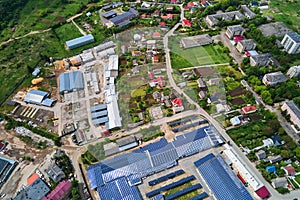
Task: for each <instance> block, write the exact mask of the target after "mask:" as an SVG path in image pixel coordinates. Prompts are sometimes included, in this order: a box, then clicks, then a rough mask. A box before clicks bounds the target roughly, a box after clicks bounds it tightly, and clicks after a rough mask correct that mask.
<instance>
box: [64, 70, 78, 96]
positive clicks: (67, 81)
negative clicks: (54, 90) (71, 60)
mask: <svg viewBox="0 0 300 200" xmlns="http://www.w3.org/2000/svg"><path fill="white" fill-rule="evenodd" d="M83 88H84V83H83V74H82V72H80V71H71V72H65V73H63V74H61V75H59V92H60V93H64V92H72V91H73V90H81V89H83Z"/></svg>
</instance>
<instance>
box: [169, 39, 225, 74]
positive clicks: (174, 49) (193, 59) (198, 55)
mask: <svg viewBox="0 0 300 200" xmlns="http://www.w3.org/2000/svg"><path fill="white" fill-rule="evenodd" d="M181 38H182V37H171V38H170V39H169V48H170V50H171V63H172V68H174V69H180V68H185V67H191V66H202V65H210V64H220V63H227V62H229V57H228V56H227V55H226V54H224V53H222V50H221V47H220V46H219V45H216V44H211V45H207V46H204V47H194V48H190V49H182V48H180V45H179V44H180V39H181Z"/></svg>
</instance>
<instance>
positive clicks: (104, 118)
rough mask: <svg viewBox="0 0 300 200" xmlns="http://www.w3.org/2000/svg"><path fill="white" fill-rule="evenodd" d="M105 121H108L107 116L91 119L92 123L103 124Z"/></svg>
mask: <svg viewBox="0 0 300 200" xmlns="http://www.w3.org/2000/svg"><path fill="white" fill-rule="evenodd" d="M105 122H108V117H102V118H97V119H93V120H92V123H93V124H94V125H100V124H104V123H105Z"/></svg>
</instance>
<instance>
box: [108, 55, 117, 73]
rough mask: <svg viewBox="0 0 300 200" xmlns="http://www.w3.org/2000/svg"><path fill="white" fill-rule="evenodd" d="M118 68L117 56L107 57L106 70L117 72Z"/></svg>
mask: <svg viewBox="0 0 300 200" xmlns="http://www.w3.org/2000/svg"><path fill="white" fill-rule="evenodd" d="M118 68H119V56H118V55H111V56H109V60H108V68H107V70H109V71H111V70H118Z"/></svg>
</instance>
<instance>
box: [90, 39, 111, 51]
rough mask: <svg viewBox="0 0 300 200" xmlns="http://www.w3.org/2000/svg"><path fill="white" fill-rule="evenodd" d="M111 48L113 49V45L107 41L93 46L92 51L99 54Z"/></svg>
mask: <svg viewBox="0 0 300 200" xmlns="http://www.w3.org/2000/svg"><path fill="white" fill-rule="evenodd" d="M112 47H115V43H114V42H113V41H108V42H105V43H103V44H99V45H98V46H95V47H94V49H95V51H96V52H99V51H103V50H105V49H109V48H112Z"/></svg>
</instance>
